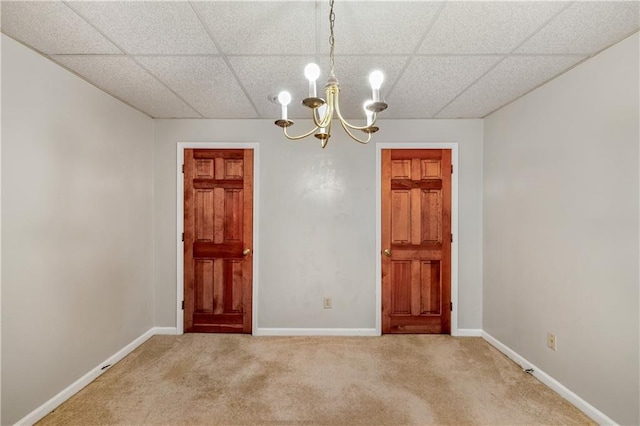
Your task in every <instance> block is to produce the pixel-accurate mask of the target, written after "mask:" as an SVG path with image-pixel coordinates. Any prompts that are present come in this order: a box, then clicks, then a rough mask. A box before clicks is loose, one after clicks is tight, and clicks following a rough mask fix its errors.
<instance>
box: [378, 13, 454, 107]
mask: <svg viewBox="0 0 640 426" xmlns="http://www.w3.org/2000/svg"><path fill="white" fill-rule="evenodd" d="M445 7H447V3H446V2H442V3H441V4H440V7H438V10H437V11H436V13H435V14H434V15H433V17H432V18H431V21H430V22H429V24H428V25H427V28H426V29H425V31H424V34H422V37H420V40H418V42H417V43H416V46H415V47H414V49H413V52H412V53H410V54H409V58H408V59H407V60H406V61H405V63H404V66H403V67H402V69H401V70H400V72H399V73H398V76H397V77H396V79H395V80H394V81H393V83H392V84H391V86H390V87H389V90H388V91H387V98H388V97H389V96H391V93H393V90H394V89H395V88H396V86H397V84H398V82H399V81H400V80H401V79H402V76H403V75H404V73H405V71H406V70H407V68H409V65H411V62H412V61H413V58H414V57H415V56H416V53H417V52H418V49H420V46H422V43H424V41H425V40H426V39H427V36H428V35H429V32H431V29H432V28H433V26H434V25H435V23H436V21H437V20H438V18H439V17H440V14H441V13H442V11H443V10H444V8H445ZM381 56H382V55H381ZM398 56H407V55H406V54H405V55H398Z"/></svg>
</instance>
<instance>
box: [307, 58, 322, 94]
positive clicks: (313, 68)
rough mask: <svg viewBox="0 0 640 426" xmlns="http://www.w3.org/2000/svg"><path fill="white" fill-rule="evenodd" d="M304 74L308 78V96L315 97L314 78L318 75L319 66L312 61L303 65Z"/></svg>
mask: <svg viewBox="0 0 640 426" xmlns="http://www.w3.org/2000/svg"><path fill="white" fill-rule="evenodd" d="M304 76H305V77H307V80H309V97H310V98H316V97H317V96H318V92H317V91H316V80H317V79H318V77H320V67H319V66H318V65H316V64H314V63H313V62H312V63H310V64H308V65H307V66H306V67H304Z"/></svg>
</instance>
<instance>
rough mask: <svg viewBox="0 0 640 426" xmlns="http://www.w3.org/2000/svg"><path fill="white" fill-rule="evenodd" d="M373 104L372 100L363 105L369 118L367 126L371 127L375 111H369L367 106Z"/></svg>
mask: <svg viewBox="0 0 640 426" xmlns="http://www.w3.org/2000/svg"><path fill="white" fill-rule="evenodd" d="M372 103H373V101H372V100H368V101H366V102H365V103H364V105H362V108H364V113H365V114H366V116H367V126H371V124H372V123H373V111H369V110H368V109H367V106H369V105H370V104H372Z"/></svg>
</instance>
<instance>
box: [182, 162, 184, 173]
mask: <svg viewBox="0 0 640 426" xmlns="http://www.w3.org/2000/svg"><path fill="white" fill-rule="evenodd" d="M182 173H184V164H183V165H182Z"/></svg>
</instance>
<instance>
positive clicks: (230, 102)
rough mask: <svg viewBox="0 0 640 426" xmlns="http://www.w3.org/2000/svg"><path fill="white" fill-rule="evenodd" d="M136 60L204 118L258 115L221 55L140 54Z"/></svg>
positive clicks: (250, 116)
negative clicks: (170, 55)
mask: <svg viewBox="0 0 640 426" xmlns="http://www.w3.org/2000/svg"><path fill="white" fill-rule="evenodd" d="M136 60H137V61H138V62H139V63H140V64H142V65H143V66H144V67H145V68H146V69H147V70H149V71H150V72H151V73H153V74H154V75H155V76H156V77H157V78H159V79H160V80H161V81H163V82H164V83H166V84H167V85H168V86H169V87H170V88H171V89H173V90H174V91H175V92H176V93H178V94H179V95H180V96H181V97H182V98H183V99H184V100H185V101H187V102H188V103H189V105H191V106H192V107H193V108H195V109H196V110H197V111H198V112H199V113H200V114H202V115H203V116H204V117H210V118H236V117H243V118H256V117H257V115H256V112H255V111H254V109H253V107H252V106H251V103H250V102H249V100H248V99H247V97H246V96H245V94H244V92H243V91H242V89H241V87H240V86H239V85H238V82H237V81H236V79H235V78H234V76H233V74H232V73H231V71H230V70H229V67H227V65H226V63H225V62H224V60H223V59H222V58H219V57H212V56H173V57H168V56H141V57H137V58H136Z"/></svg>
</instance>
